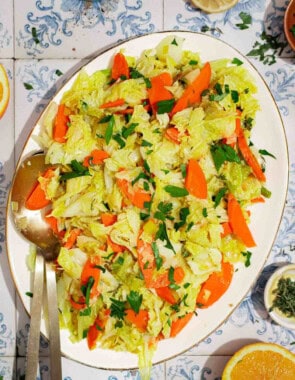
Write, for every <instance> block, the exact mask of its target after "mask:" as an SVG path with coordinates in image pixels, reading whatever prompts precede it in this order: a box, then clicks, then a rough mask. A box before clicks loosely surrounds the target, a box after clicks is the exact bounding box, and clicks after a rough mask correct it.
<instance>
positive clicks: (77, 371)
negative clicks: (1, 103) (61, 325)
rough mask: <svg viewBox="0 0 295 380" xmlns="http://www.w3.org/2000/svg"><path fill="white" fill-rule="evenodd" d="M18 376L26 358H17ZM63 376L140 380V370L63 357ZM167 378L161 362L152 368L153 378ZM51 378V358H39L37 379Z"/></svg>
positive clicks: (67, 378)
mask: <svg viewBox="0 0 295 380" xmlns="http://www.w3.org/2000/svg"><path fill="white" fill-rule="evenodd" d="M16 373H17V376H16V379H17V380H20V379H21V378H22V376H23V375H24V373H25V358H18V359H17V370H16ZM62 377H63V379H64V380H81V379H88V380H97V379H99V380H140V376H139V374H138V371H136V370H132V371H120V372H119V371H112V370H102V369H97V368H92V367H88V366H85V365H83V364H80V363H77V362H75V361H72V360H70V359H67V358H62ZM164 378H165V366H164V364H159V365H157V366H154V367H153V368H152V374H151V380H163V379H164ZM41 379H42V380H49V379H50V361H49V358H46V357H41V358H40V360H39V375H38V377H37V380H41Z"/></svg>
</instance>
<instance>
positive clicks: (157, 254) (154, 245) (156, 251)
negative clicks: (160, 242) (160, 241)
mask: <svg viewBox="0 0 295 380" xmlns="http://www.w3.org/2000/svg"><path fill="white" fill-rule="evenodd" d="M152 250H153V253H154V256H155V261H156V268H157V270H159V269H160V268H161V266H162V264H163V259H162V257H161V256H160V252H159V248H158V246H157V243H156V242H154V241H153V242H152Z"/></svg>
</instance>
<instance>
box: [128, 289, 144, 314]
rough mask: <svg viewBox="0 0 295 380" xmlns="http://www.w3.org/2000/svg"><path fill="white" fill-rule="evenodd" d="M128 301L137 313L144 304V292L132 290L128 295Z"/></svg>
mask: <svg viewBox="0 0 295 380" xmlns="http://www.w3.org/2000/svg"><path fill="white" fill-rule="evenodd" d="M127 301H128V302H129V304H130V306H131V308H132V309H133V310H134V311H135V313H136V314H137V313H138V312H139V309H140V306H141V304H142V294H140V293H138V292H136V291H134V290H131V291H130V293H129V295H128V296H127Z"/></svg>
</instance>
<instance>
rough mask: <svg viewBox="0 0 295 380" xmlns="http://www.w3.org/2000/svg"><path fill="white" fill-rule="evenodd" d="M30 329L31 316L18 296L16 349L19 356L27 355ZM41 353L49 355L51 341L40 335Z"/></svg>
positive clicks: (42, 355)
mask: <svg viewBox="0 0 295 380" xmlns="http://www.w3.org/2000/svg"><path fill="white" fill-rule="evenodd" d="M29 331H30V317H29V315H28V313H27V312H26V310H25V308H24V306H23V304H22V301H21V300H20V298H19V296H18V295H17V296H16V349H17V355H18V356H26V352H27V344H28V337H29ZM39 355H40V356H41V357H46V356H49V342H48V340H47V339H46V338H45V337H44V336H43V335H40V346H39Z"/></svg>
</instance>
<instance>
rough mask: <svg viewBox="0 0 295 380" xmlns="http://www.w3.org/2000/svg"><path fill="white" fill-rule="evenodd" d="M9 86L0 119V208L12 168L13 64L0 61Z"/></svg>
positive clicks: (4, 202)
mask: <svg viewBox="0 0 295 380" xmlns="http://www.w3.org/2000/svg"><path fill="white" fill-rule="evenodd" d="M0 64H2V65H3V66H4V68H5V70H6V72H7V76H8V80H9V85H10V99H9V103H8V107H7V109H6V112H5V114H4V115H3V117H2V119H0V141H1V144H3V145H1V146H2V148H1V150H0V207H5V206H6V202H7V196H8V191H9V187H10V183H11V178H12V174H13V168H14V96H13V94H14V79H13V77H14V62H13V60H12V59H1V58H0Z"/></svg>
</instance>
